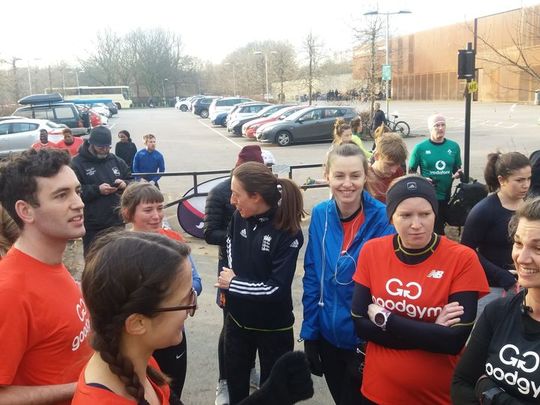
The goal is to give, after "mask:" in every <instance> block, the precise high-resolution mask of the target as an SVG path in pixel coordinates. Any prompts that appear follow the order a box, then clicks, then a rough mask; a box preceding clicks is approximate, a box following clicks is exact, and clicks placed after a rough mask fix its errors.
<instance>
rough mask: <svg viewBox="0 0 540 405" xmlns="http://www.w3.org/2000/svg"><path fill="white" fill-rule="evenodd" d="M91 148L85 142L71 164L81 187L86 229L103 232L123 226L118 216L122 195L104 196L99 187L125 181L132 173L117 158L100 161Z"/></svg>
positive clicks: (112, 156) (110, 156) (111, 155)
mask: <svg viewBox="0 0 540 405" xmlns="http://www.w3.org/2000/svg"><path fill="white" fill-rule="evenodd" d="M88 147H89V143H88V141H84V143H83V144H82V146H81V148H80V149H79V154H78V155H77V156H75V157H74V158H73V160H72V161H71V167H72V169H73V170H74V171H75V174H76V175H77V178H78V179H79V181H80V183H81V186H82V200H83V202H84V226H85V228H86V229H92V230H101V229H107V228H110V227H112V226H118V225H122V224H123V222H122V220H121V218H120V215H119V213H118V207H119V205H120V195H119V194H118V193H114V194H109V195H102V194H101V193H100V192H99V185H100V184H102V183H109V184H112V183H114V181H115V180H116V179H121V180H124V181H126V180H127V179H128V178H129V177H130V176H131V171H130V170H129V167H128V166H127V164H126V162H124V161H123V160H122V159H120V158H118V157H117V156H116V155H113V154H112V153H109V155H108V156H107V157H106V158H105V159H99V158H97V157H96V156H94V155H92V154H91V153H90V151H89V150H88Z"/></svg>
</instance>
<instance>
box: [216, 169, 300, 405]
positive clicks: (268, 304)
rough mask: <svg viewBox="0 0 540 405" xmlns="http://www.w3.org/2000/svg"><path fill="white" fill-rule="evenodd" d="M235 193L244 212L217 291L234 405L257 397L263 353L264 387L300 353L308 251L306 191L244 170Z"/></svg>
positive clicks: (263, 172)
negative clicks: (301, 266) (290, 355)
mask: <svg viewBox="0 0 540 405" xmlns="http://www.w3.org/2000/svg"><path fill="white" fill-rule="evenodd" d="M231 190H232V195H231V204H233V205H234V206H235V207H236V211H235V213H234V214H233V217H232V219H231V222H230V224H229V229H228V232H227V238H226V255H225V257H224V258H223V259H221V260H220V267H221V268H222V271H221V272H220V274H219V277H218V282H217V284H216V287H218V288H220V289H221V290H222V291H223V294H224V297H223V298H224V302H225V308H226V309H227V317H226V319H225V367H226V371H227V384H228V387H229V399H230V404H231V405H233V404H237V403H239V402H240V401H241V400H242V399H243V398H245V397H247V396H248V394H249V374H250V370H251V367H252V364H253V360H254V359H255V353H256V352H258V353H259V360H260V369H261V377H260V378H261V379H260V383H261V384H263V383H264V382H265V380H266V379H267V378H268V376H269V374H270V370H271V369H272V366H273V365H274V363H275V362H276V360H277V359H278V358H279V357H280V356H281V355H283V354H284V353H286V352H289V351H292V350H293V347H294V338H293V324H294V316H293V312H292V309H293V306H292V294H291V284H292V280H293V277H294V273H295V270H296V261H297V258H298V253H299V250H300V248H301V247H302V245H303V243H304V238H303V235H302V230H301V228H300V221H301V219H302V216H303V214H304V210H303V201H302V194H301V192H300V189H299V188H298V187H297V186H296V185H295V184H294V183H293V182H292V181H290V180H288V179H280V178H276V177H275V176H274V175H273V174H272V172H271V171H270V169H268V168H267V167H266V166H265V165H264V164H261V163H256V162H247V163H244V164H242V165H240V166H238V167H236V169H234V171H233V176H232V181H231Z"/></svg>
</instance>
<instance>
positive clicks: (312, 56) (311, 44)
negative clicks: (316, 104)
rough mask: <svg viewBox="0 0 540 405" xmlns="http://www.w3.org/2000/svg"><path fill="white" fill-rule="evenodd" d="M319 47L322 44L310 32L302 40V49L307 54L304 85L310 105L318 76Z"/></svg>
mask: <svg viewBox="0 0 540 405" xmlns="http://www.w3.org/2000/svg"><path fill="white" fill-rule="evenodd" d="M321 47H322V44H321V43H320V42H319V40H318V38H317V37H316V36H314V35H313V33H312V32H310V33H309V34H308V35H307V37H306V38H305V39H304V43H303V48H304V51H305V52H306V54H307V61H308V64H307V75H306V79H305V80H306V85H307V88H308V102H309V105H311V103H312V100H313V85H314V82H315V80H316V78H317V75H318V70H319V60H320V58H321Z"/></svg>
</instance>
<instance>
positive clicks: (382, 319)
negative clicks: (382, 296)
mask: <svg viewBox="0 0 540 405" xmlns="http://www.w3.org/2000/svg"><path fill="white" fill-rule="evenodd" d="M390 314H391V312H390V311H389V310H387V309H386V308H381V310H380V311H379V312H377V313H376V314H375V316H374V317H373V320H374V321H375V325H377V326H378V327H379V328H381V329H382V330H386V322H387V321H388V317H389V316H390Z"/></svg>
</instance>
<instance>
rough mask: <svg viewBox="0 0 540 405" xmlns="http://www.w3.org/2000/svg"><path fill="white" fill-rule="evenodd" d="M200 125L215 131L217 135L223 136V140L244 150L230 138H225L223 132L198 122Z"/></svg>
mask: <svg viewBox="0 0 540 405" xmlns="http://www.w3.org/2000/svg"><path fill="white" fill-rule="evenodd" d="M198 122H199V124H201V125H204V126H205V127H206V128H208V129H209V130H210V131H213V132H215V133H216V134H218V135H219V136H221V137H222V138H223V139H225V140H226V141H229V142H230V143H232V144H233V145H235V146H238V147H239V148H240V149H241V148H242V146H241V145H239V144H237V143H236V142H235V141H233V140H232V139H231V138H229V137H228V136H224V135H223V134H222V133H221V132H219V131H218V130H217V129H215V128H212V127H211V126H210V125H207V124H205V123H204V122H202V121H200V120H198Z"/></svg>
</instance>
